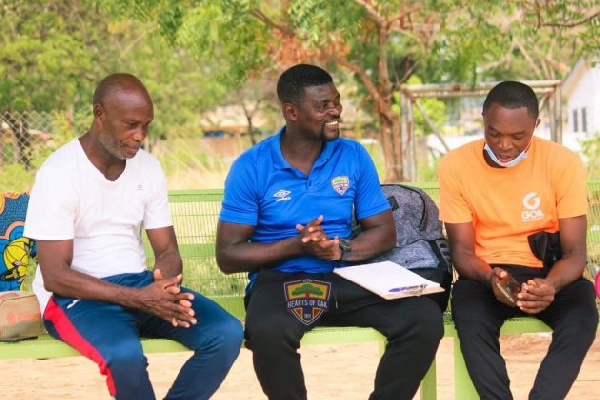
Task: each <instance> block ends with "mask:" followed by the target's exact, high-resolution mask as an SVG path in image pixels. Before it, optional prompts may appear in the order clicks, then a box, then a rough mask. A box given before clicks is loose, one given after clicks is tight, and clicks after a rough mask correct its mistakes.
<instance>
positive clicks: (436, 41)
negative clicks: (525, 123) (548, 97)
mask: <svg viewBox="0 0 600 400" xmlns="http://www.w3.org/2000/svg"><path fill="white" fill-rule="evenodd" d="M111 6H112V8H113V10H114V11H117V12H121V13H122V14H124V15H127V16H134V17H135V18H140V19H142V20H145V21H151V22H153V23H154V24H156V25H157V27H158V30H159V31H160V32H161V33H162V34H163V35H164V36H165V37H167V38H169V40H170V41H171V43H173V44H174V45H177V46H181V47H183V48H186V49H189V50H190V52H191V53H192V54H194V55H195V56H196V57H198V58H199V59H205V58H209V59H211V61H212V62H213V63H214V64H215V65H218V66H219V70H221V79H222V80H223V81H224V82H225V83H227V84H229V85H230V86H234V85H239V84H240V82H242V81H244V80H246V79H249V78H250V79H251V78H252V77H257V76H264V75H265V74H269V73H270V72H272V71H273V70H280V69H281V68H282V67H284V66H288V65H290V64H292V63H295V62H299V61H303V62H310V61H316V62H320V63H322V64H325V65H326V66H329V67H330V68H334V69H335V68H336V67H340V68H343V69H346V70H348V71H350V72H352V73H353V74H354V76H355V78H356V80H357V82H358V83H359V84H360V85H361V86H362V88H363V90H364V94H365V97H366V98H367V99H368V100H369V101H370V102H371V104H372V109H373V111H374V113H375V115H376V116H377V120H378V121H379V128H380V131H381V142H382V147H383V149H384V152H385V164H386V168H385V169H386V172H387V174H386V179H387V180H402V179H403V178H404V174H403V170H402V161H403V160H402V154H403V143H402V140H401V138H400V121H399V118H398V115H397V113H395V112H394V109H393V107H392V106H393V103H394V96H393V92H394V91H395V90H397V88H398V86H399V85H400V84H401V83H402V82H404V81H405V80H406V79H408V78H409V77H410V76H411V75H412V73H413V72H414V71H415V70H416V69H417V68H420V67H425V68H424V70H423V73H421V76H422V77H423V79H425V80H427V81H430V82H431V81H451V80H458V81H462V82H468V81H475V80H478V79H482V78H484V79H485V78H490V77H491V78H497V77H500V76H502V75H503V74H504V75H507V74H509V72H510V71H509V70H508V69H507V68H506V66H507V65H509V66H510V68H515V66H517V67H518V68H519V69H520V70H521V71H535V70H536V68H534V66H535V67H537V68H539V69H540V70H541V71H545V70H546V69H551V70H552V71H554V70H558V71H563V69H564V65H563V64H568V63H567V62H566V60H564V59H562V58H561V57H562V54H563V53H564V52H565V48H564V47H563V46H562V45H567V44H569V45H571V47H573V46H574V47H573V48H582V46H581V45H580V44H581V43H582V42H585V48H587V49H589V50H594V49H598V48H600V46H599V45H598V37H599V36H600V35H597V33H598V5H597V4H596V3H595V2H594V1H593V0H582V1H568V0H549V1H546V2H543V3H541V2H539V1H536V0H525V1H522V2H518V3H505V2H499V3H497V2H472V1H467V0H423V1H419V2H416V1H409V0H400V1H398V0H379V1H376V0H328V1H324V0H281V1H275V0H269V1H258V0H220V1H208V0H186V1H175V0H166V1H161V2H156V1H154V0H129V1H118V2H117V1H116V0H113V1H112V2H111ZM534 44H535V46H534ZM542 44H543V45H542ZM557 44H561V46H556V45H557ZM536 46H537V47H536ZM553 46H554V47H556V48H558V50H556V49H554V48H553ZM538 48H539V51H538V50H537V49H538ZM534 51H535V53H533V52H534ZM556 60H558V61H556ZM561 63H562V64H561ZM526 66H529V69H527V67H526ZM538 75H539V76H545V77H550V76H552V75H553V74H546V73H545V72H544V73H542V74H541V75H540V74H538ZM529 76H531V74H528V76H527V77H529Z"/></svg>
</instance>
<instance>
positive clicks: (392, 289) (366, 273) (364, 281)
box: [333, 261, 444, 300]
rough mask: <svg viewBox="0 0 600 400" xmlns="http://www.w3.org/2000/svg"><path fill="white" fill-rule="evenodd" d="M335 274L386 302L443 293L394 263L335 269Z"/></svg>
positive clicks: (441, 289)
mask: <svg viewBox="0 0 600 400" xmlns="http://www.w3.org/2000/svg"><path fill="white" fill-rule="evenodd" d="M333 272H334V273H335V274H338V275H339V276H341V277H342V278H344V279H348V280H349V281H352V282H354V283H356V284H357V285H360V286H362V287H363V288H365V289H367V290H370V291H371V292H373V293H375V294H377V295H379V296H381V297H383V298H384V299H386V300H393V299H401V298H403V297H411V296H422V295H425V294H430V293H439V292H443V291H444V288H442V287H441V286H440V284H439V283H437V282H434V281H430V280H428V279H425V278H423V277H421V276H420V275H417V274H415V273H414V272H412V271H411V270H409V269H407V268H405V267H403V266H401V265H399V264H396V263H395V262H393V261H382V262H377V263H369V264H358V265H352V266H348V267H339V268H334V270H333Z"/></svg>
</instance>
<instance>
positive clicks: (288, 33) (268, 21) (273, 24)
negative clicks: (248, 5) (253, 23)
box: [250, 8, 294, 36]
mask: <svg viewBox="0 0 600 400" xmlns="http://www.w3.org/2000/svg"><path fill="white" fill-rule="evenodd" d="M250 15H252V16H253V17H254V18H256V19H257V20H259V21H261V22H262V23H263V24H265V25H267V26H268V27H271V28H273V29H275V30H278V31H279V32H281V33H283V34H284V35H286V36H294V31H292V30H291V29H290V28H289V27H288V26H285V25H281V24H278V23H277V22H275V21H273V20H272V19H270V18H269V17H267V16H266V15H265V14H263V12H262V11H260V10H259V9H257V8H255V9H254V10H251V11H250Z"/></svg>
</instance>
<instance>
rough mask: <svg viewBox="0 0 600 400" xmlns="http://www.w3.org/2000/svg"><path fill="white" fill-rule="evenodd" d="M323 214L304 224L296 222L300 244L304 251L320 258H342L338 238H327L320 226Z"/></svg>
mask: <svg viewBox="0 0 600 400" xmlns="http://www.w3.org/2000/svg"><path fill="white" fill-rule="evenodd" d="M322 221H323V216H322V215H319V217H318V218H317V219H314V220H312V221H310V222H308V223H307V224H306V225H302V224H296V229H298V231H299V232H300V233H299V235H298V236H299V238H300V246H301V247H302V250H303V251H304V252H305V253H308V254H312V255H314V256H315V257H317V258H319V259H321V260H339V259H340V258H342V250H341V249H340V244H339V239H338V238H337V237H336V238H335V239H329V238H328V237H327V235H326V234H325V231H324V230H323V227H322V226H321V222H322Z"/></svg>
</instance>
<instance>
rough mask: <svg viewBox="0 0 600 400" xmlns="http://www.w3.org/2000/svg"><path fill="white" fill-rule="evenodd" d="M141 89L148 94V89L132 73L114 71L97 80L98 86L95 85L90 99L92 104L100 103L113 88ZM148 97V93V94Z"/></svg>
mask: <svg viewBox="0 0 600 400" xmlns="http://www.w3.org/2000/svg"><path fill="white" fill-rule="evenodd" d="M115 89H119V90H136V89H139V90H142V91H143V92H145V93H146V94H148V90H147V89H146V87H145V86H144V84H143V83H142V81H140V80H139V79H138V77H136V76H135V75H132V74H126V73H121V72H120V73H116V74H111V75H108V76H106V77H104V78H103V79H102V80H101V81H100V82H98V86H96V90H95V91H94V97H93V99H92V104H101V103H103V101H104V100H105V99H106V98H107V97H108V96H109V95H110V94H111V93H112V92H113V90H115ZM148 97H150V95H149V94H148Z"/></svg>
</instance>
